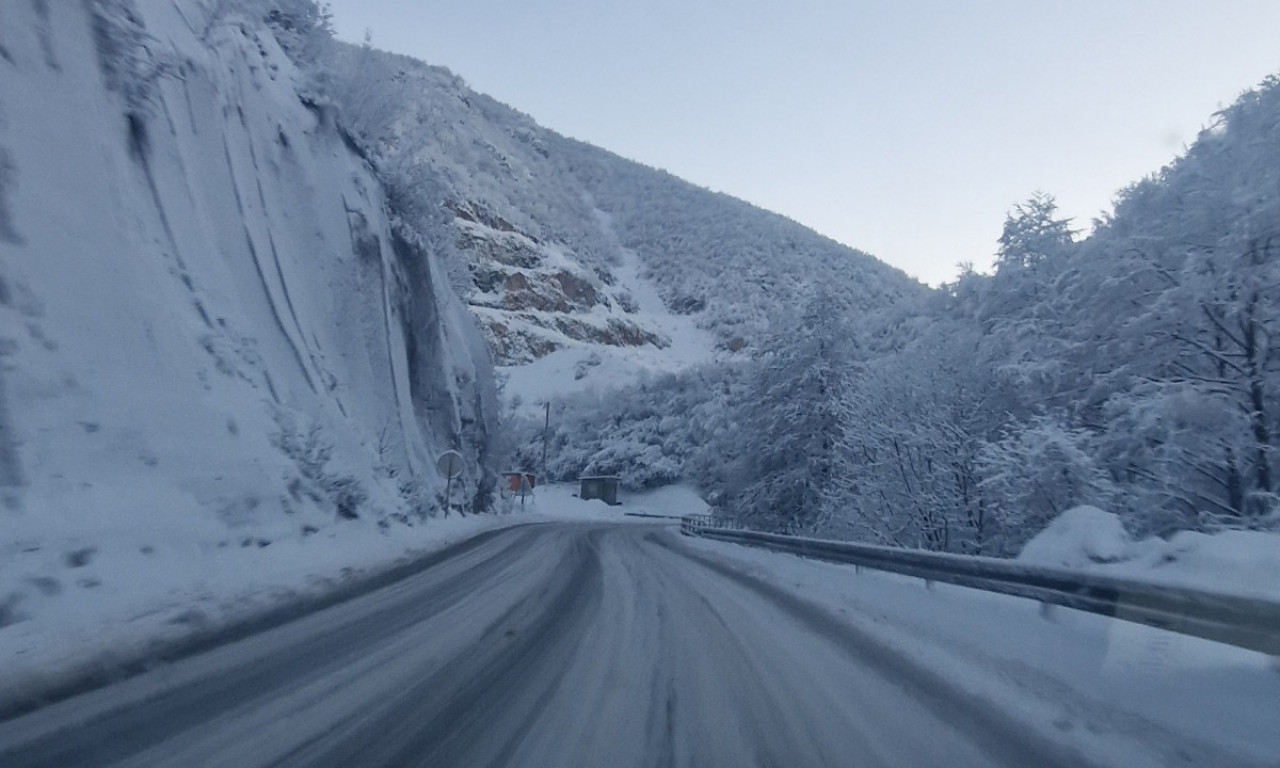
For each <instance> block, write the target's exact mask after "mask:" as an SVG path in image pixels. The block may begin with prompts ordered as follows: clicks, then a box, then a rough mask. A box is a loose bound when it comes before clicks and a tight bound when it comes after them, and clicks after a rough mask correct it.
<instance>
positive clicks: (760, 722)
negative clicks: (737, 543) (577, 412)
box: [0, 524, 1084, 768]
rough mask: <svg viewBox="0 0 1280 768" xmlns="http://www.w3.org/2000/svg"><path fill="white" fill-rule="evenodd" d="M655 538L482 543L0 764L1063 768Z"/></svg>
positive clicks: (1062, 762) (114, 689)
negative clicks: (977, 767)
mask: <svg viewBox="0 0 1280 768" xmlns="http://www.w3.org/2000/svg"><path fill="white" fill-rule="evenodd" d="M1008 722H1009V721H1008V719H1007V718H1006V717H1004V716H1002V713H1000V712H999V711H995V710H993V709H991V708H990V707H989V706H983V705H981V704H980V703H976V702H975V701H974V700H973V699H972V698H971V697H968V696H966V694H965V692H964V690H963V689H961V688H960V687H958V686H956V685H952V684H949V683H948V682H947V681H946V680H944V679H940V678H938V677H937V676H936V675H933V674H931V673H929V672H927V671H925V670H923V669H922V668H919V667H917V666H915V665H913V664H912V663H911V660H910V659H909V658H905V657H903V656H901V655H899V654H897V653H896V652H895V651H894V650H893V649H892V648H886V647H884V646H882V645H878V644H876V643H874V642H870V641H869V640H868V638H867V637H866V636H865V635H864V634H863V633H861V632H860V631H859V630H858V628H857V620H856V617H855V618H848V617H836V616H833V615H830V614H828V613H825V612H823V611H822V610H821V609H820V608H817V607H815V606H813V605H810V604H809V603H807V602H806V601H805V600H804V598H803V597H802V596H800V595H795V594H790V593H787V592H785V591H783V590H780V589H779V588H778V587H776V586H770V585H769V584H768V583H766V582H764V581H761V580H758V579H757V578H756V577H754V576H753V575H752V574H751V572H750V571H749V570H747V569H744V568H742V567H740V566H735V565H734V562H733V561H732V560H729V559H721V558H717V557H716V556H715V555H714V554H708V553H707V552H706V551H705V550H700V549H696V548H693V547H691V546H690V545H689V544H688V543H687V542H685V541H683V540H682V539H681V537H680V535H679V534H678V533H677V532H675V531H674V530H672V529H671V528H665V527H661V526H653V527H646V526H638V525H616V526H610V525H603V524H601V525H586V524H583V525H571V524H565V525H530V526H522V527H518V528H512V529H506V530H503V531H498V532H493V533H490V534H486V535H484V536H481V537H479V538H477V539H474V540H472V541H470V542H468V543H467V544H465V545H462V546H460V547H457V548H456V549H455V550H454V551H453V552H452V553H451V554H450V555H449V556H448V557H446V558H445V559H443V560H442V561H441V562H440V563H438V564H437V565H434V566H432V567H431V568H429V569H427V570H425V571H423V572H421V573H419V574H418V575H415V576H412V577H409V578H407V579H405V580H403V581H400V582H397V583H395V584H393V585H391V586H389V587H384V588H382V589H379V590H377V591H375V592H371V593H369V594H366V595H364V596H362V597H359V598H356V599H353V600H350V601H348V602H345V603H342V604H340V605H336V606H333V607H330V608H328V609H325V610H323V611H320V612H317V613H314V614H311V615H309V616H307V617H305V618H302V619H300V620H297V621H294V622H291V623H289V624H285V625H282V626H280V627H277V628H275V629H272V630H269V631H266V632H263V633H260V634H257V635H254V636H252V637H249V638H246V639H243V640H240V641H238V642H235V643H231V644H229V645H225V646H222V647H220V648H217V649H215V650H212V651H209V652H206V653H204V654H201V655H198V656H193V657H190V658H187V659H185V660H182V661H180V662H177V663H173V664H169V665H165V666H164V667H162V668H158V669H155V670H152V671H151V672H148V673H146V674H144V675H141V676H138V677H134V678H131V679H129V680H126V681H124V682H122V683H118V684H116V685H113V686H110V687H108V688H103V689H100V690H98V691H94V692H92V693H89V694H85V695H82V696H79V697H77V698H74V699H69V700H67V701H63V702H61V703H59V704H56V705H53V706H50V707H46V708H45V709H42V710H38V711H36V712H34V713H31V714H28V715H26V716H24V717H21V718H18V719H14V720H10V721H8V722H5V723H0V766H4V767H5V768H27V767H28V766H57V767H58V768H73V767H74V766H116V765H120V766H210V767H212V766H229V767H234V768H253V766H322V767H323V766H333V767H334V768H339V767H340V768H355V767H362V766H371V767H372V766H450V767H452V766H533V767H541V766H546V767H547V768H551V767H552V766H554V767H555V768H566V767H569V766H601V767H606V766H608V767H613V766H617V767H619V768H625V767H628V766H635V767H637V768H639V767H642V766H698V767H699V768H701V767H704V766H733V767H734V768H741V767H743V766H850V767H857V768H863V767H866V768H871V767H873V766H948V767H953V768H962V767H963V766H992V765H1009V766H1041V767H1049V766H1076V765H1081V764H1083V763H1084V761H1083V760H1082V758H1081V756H1080V755H1078V754H1073V753H1072V752H1071V751H1070V750H1069V749H1067V748H1065V747H1063V746H1061V745H1059V744H1055V743H1054V742H1053V740H1052V739H1041V738H1038V737H1037V736H1036V734H1033V733H1025V732H1022V731H1020V730H1019V729H1017V728H1016V727H1013V726H1011V725H1009V724H1008Z"/></svg>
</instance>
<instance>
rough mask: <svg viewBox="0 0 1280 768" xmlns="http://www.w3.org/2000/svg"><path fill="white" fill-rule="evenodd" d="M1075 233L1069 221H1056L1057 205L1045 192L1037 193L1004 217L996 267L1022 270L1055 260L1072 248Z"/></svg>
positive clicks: (1057, 219) (1051, 196)
mask: <svg viewBox="0 0 1280 768" xmlns="http://www.w3.org/2000/svg"><path fill="white" fill-rule="evenodd" d="M1074 239H1075V233H1074V232H1072V230H1071V220H1070V219H1060V218H1058V203H1057V201H1056V200H1055V199H1054V198H1053V195H1050V194H1048V193H1046V192H1036V193H1034V194H1033V195H1031V197H1030V198H1028V199H1027V201H1026V202H1025V203H1018V204H1016V205H1015V206H1014V207H1013V210H1012V211H1011V212H1010V213H1009V214H1008V216H1006V217H1005V220H1004V229H1003V230H1002V231H1001V233H1000V239H999V241H998V242H999V243H1000V248H999V250H998V251H997V252H996V268H997V269H998V270H1001V271H1004V270H1008V269H1025V268H1027V267H1032V266H1035V265H1036V264H1038V263H1040V262H1042V261H1044V260H1046V259H1051V258H1054V257H1056V256H1058V255H1060V254H1062V253H1063V252H1065V250H1066V249H1067V248H1068V247H1069V246H1070V245H1071V243H1072V242H1073V240H1074Z"/></svg>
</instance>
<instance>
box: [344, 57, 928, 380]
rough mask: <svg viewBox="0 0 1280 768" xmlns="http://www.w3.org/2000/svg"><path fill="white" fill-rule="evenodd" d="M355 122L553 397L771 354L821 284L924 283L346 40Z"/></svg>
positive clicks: (499, 353)
mask: <svg viewBox="0 0 1280 768" xmlns="http://www.w3.org/2000/svg"><path fill="white" fill-rule="evenodd" d="M326 63H327V65H328V66H329V67H330V68H331V70H332V71H333V72H334V73H335V78H334V82H333V84H332V85H331V86H330V90H331V92H332V93H333V95H334V98H335V100H336V101H337V102H338V103H339V105H340V106H341V108H342V114H341V118H340V119H341V120H342V122H343V124H344V125H346V126H347V127H348V128H349V129H350V130H351V132H352V134H353V137H354V140H355V141H356V142H357V143H359V144H360V145H362V146H364V147H367V148H368V151H369V153H370V155H371V156H372V157H373V158H374V159H375V161H376V162H377V164H378V165H379V167H380V169H381V170H382V171H383V172H384V174H385V175H386V176H387V178H388V179H389V181H390V183H391V184H392V187H393V190H395V193H396V195H397V197H398V198H405V199H406V200H408V201H409V202H408V203H407V204H406V207H409V208H412V209H413V210H414V211H415V213H416V216H415V217H414V222H415V225H416V226H418V227H419V229H420V231H421V232H422V234H423V236H424V238H426V239H429V240H431V241H433V242H434V243H436V244H437V246H438V247H439V248H440V249H441V250H442V251H445V252H451V253H452V256H453V259H452V263H453V266H454V272H453V274H454V278H455V281H456V283H457V285H458V287H459V290H460V291H461V292H462V293H463V294H464V296H465V297H466V299H467V302H468V304H469V305H470V306H471V309H472V311H473V312H474V313H475V315H476V316H477V318H478V319H479V320H480V321H481V324H482V325H483V327H484V328H485V329H486V331H487V333H488V338H489V341H490V344H491V346H492V349H493V351H494V354H495V357H496V359H497V362H498V363H499V364H500V365H502V366H503V367H504V372H505V373H507V374H509V376H510V380H509V384H508V387H507V392H508V394H516V395H519V396H520V397H522V398H523V399H525V400H526V401H534V400H541V399H545V398H547V397H549V396H550V395H553V394H565V393H567V392H570V391H574V390H577V389H585V388H587V387H590V386H591V385H593V384H595V385H602V386H607V385H613V384H618V383H626V382H634V381H635V379H636V374H637V373H638V372H639V371H650V372H673V371H680V370H684V369H686V368H688V367H689V366H690V365H692V364H696V363H705V362H709V361H711V360H713V359H716V358H717V357H722V356H726V355H732V354H733V353H734V352H738V351H742V350H746V351H748V352H750V351H752V350H756V349H758V348H759V347H760V345H761V342H762V337H763V336H764V335H765V334H767V333H768V332H769V331H770V329H772V328H773V327H774V326H776V325H777V324H778V322H779V321H780V318H782V317H785V316H788V315H789V314H790V313H791V312H792V311H793V310H794V308H795V307H796V306H797V305H799V304H800V303H801V302H802V300H803V298H804V297H805V296H806V294H807V292H809V291H811V290H812V289H813V288H814V287H815V286H818V285H821V286H824V287H825V288H827V289H829V290H830V291H832V293H833V294H834V295H835V296H836V297H837V300H838V302H839V304H840V307H841V308H842V309H844V310H847V311H848V312H849V313H850V314H851V315H854V316H860V315H863V314H866V313H869V312H872V311H875V310H877V309H880V308H883V307H884V306H886V305H887V304H890V303H893V302H894V301H896V300H898V299H899V298H901V297H903V296H906V295H921V294H923V293H924V290H925V289H924V287H923V286H921V285H919V284H918V283H915V282H914V281H912V280H911V279H910V278H908V277H907V276H906V275H904V274H902V273H901V272H899V271H897V270H896V269H893V268H891V267H889V266H887V265H885V264H883V263H881V262H879V261H877V260H876V259H874V258H872V257H871V256H869V255H867V254H865V253H862V252H859V251H856V250H853V249H851V248H847V247H845V246H843V245H840V244H838V243H836V242H834V241H832V240H829V239H827V238H824V237H822V236H820V235H818V234H817V233H815V232H813V231H811V230H809V229H806V228H805V227H803V226H801V225H799V224H797V223H795V222H793V221H790V220H788V219H786V218H784V217H782V216H778V215H777V214H773V213H769V212H767V211H764V210H761V209H758V208H755V207H754V206H751V205H749V204H747V203H745V202H742V201H740V200H736V199H734V198H731V197H729V196H727V195H722V194H717V193H714V192H711V191H709V190H706V189H701V188H699V187H696V186H694V185H692V184H689V183H687V182H685V181H682V180H680V179H678V178H676V177H674V176H671V175H670V174H667V173H665V172H662V171H658V170H655V169H652V168H648V167H645V166H643V165H640V164H638V163H634V162H631V161H629V160H626V159H623V158H621V157H618V156H617V155H614V154H612V153H610V152H608V151H606V150H603V149H599V148H597V147H593V146H591V145H588V144H584V143H582V142H578V141H574V140H572V139H568V138H565V137H563V136H560V135H558V134H556V133H554V132H552V131H549V130H547V129H545V128H542V127H541V126H539V125H538V124H537V123H535V122H534V121H533V119H531V118H530V117H529V116H527V115H524V114H521V113H519V112H517V111H515V110H513V109H511V108H509V107H507V106H505V105H503V104H500V103H498V102H496V101H494V100H493V99H491V98H489V97H487V96H484V95H482V94H478V93H476V92H474V91H472V90H470V89H469V88H468V87H467V86H466V84H465V83H464V82H463V81H462V80H461V79H460V78H458V77H455V76H454V75H452V74H451V73H449V72H448V71H447V70H445V69H442V68H440V67H434V66H428V65H426V64H423V63H422V62H420V61H417V60H414V59H411V58H408V57H405V56H399V55H395V54H390V53H385V52H382V51H379V50H377V49H374V48H371V47H368V46H351V45H346V44H341V43H334V44H333V46H332V47H331V49H330V51H329V55H328V58H327V60H326Z"/></svg>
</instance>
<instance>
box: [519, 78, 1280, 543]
mask: <svg viewBox="0 0 1280 768" xmlns="http://www.w3.org/2000/svg"><path fill="white" fill-rule="evenodd" d="M1080 229H1082V225H1081V224H1080V223H1077V222H1069V221H1065V220H1063V219H1062V218H1061V217H1060V216H1059V215H1058V213H1057V210H1056V206H1055V204H1054V201H1053V198H1052V197H1051V196H1050V195H1046V194H1037V195H1036V196H1034V197H1032V198H1031V199H1029V200H1028V201H1026V202H1024V203H1021V204H1018V205H1017V206H1015V207H1014V209H1013V211H1012V212H1011V213H1010V215H1009V217H1008V219H1007V220H1006V221H1005V223H1004V228H1003V233H1002V235H1001V237H1000V240H999V243H998V261H997V263H996V266H995V269H994V271H993V274H989V275H984V274H978V273H976V272H974V271H972V270H969V271H967V272H965V273H964V274H963V275H962V276H961V277H960V278H959V279H958V280H957V281H956V282H955V283H953V284H950V285H947V286H944V287H943V288H942V289H941V290H939V291H936V292H934V293H933V294H932V295H930V296H927V297H924V298H915V297H913V298H912V299H910V300H908V301H905V302H899V303H897V304H895V305H892V306H890V307H889V308H888V309H886V310H884V311H881V312H878V313H875V314H872V315H864V316H854V315H851V314H849V313H847V312H843V311H841V309H840V307H839V306H838V304H836V303H834V302H833V301H832V297H831V295H830V293H829V292H824V291H820V290H819V291H809V292H808V298H807V299H806V300H804V301H803V302H801V303H799V304H798V305H797V306H796V307H795V311H794V312H793V315H792V320H791V321H790V323H789V324H782V323H780V324H775V325H774V331H773V333H772V334H771V335H770V336H769V337H768V340H767V341H766V342H765V343H764V344H763V347H764V349H765V352H764V353H763V354H762V355H760V356H759V357H758V359H756V360H755V361H754V362H750V363H744V364H740V365H728V366H718V367H708V368H704V369H701V370H698V371H695V372H690V373H688V374H685V375H681V376H678V377H660V378H656V379H652V380H649V381H646V382H645V383H643V384H642V385H640V386H639V387H636V388H634V389H632V390H630V391H628V392H626V393H625V394H620V395H616V396H613V397H606V398H601V397H596V398H594V399H591V400H586V401H583V400H575V401H571V402H568V403H566V404H565V405H564V406H563V407H562V408H561V411H560V414H561V415H560V419H559V426H558V428H557V429H556V430H555V432H554V435H553V437H552V441H551V445H552V447H553V451H555V453H554V456H555V459H554V460H553V462H552V468H553V471H556V472H558V473H560V474H562V475H572V474H573V473H575V472H578V471H589V472H618V473H620V474H622V476H623V478H624V480H626V481H628V482H630V483H631V484H633V485H645V484H657V483H663V482H669V481H671V480H674V479H677V478H680V479H685V480H689V481H692V482H696V483H698V484H699V485H701V486H702V487H703V488H704V490H706V491H707V492H708V493H709V494H710V496H711V498H713V500H715V501H716V502H717V503H718V504H719V505H720V508H721V511H722V512H723V513H724V514H729V515H734V516H739V517H741V518H744V519H746V520H748V521H749V522H750V523H751V524H753V525H755V526H758V527H764V528H771V529H781V530H790V531H816V532H821V533H825V534H829V535H839V536H844V537H852V538H858V539H864V540H869V541H875V542H882V543H888V544H895V545H906V546H921V547H927V548H930V549H938V550H949V551H958V552H970V553H983V554H1011V553H1014V552H1016V551H1017V550H1018V548H1019V547H1020V546H1021V544H1022V543H1023V542H1025V541H1026V540H1027V539H1028V538H1029V537H1030V536H1032V535H1034V534H1035V533H1036V532H1037V531H1039V530H1041V529H1042V528H1043V527H1044V526H1045V525H1046V524H1047V522H1048V521H1049V520H1050V519H1051V518H1053V517H1054V516H1056V515H1057V514H1059V513H1061V512H1063V511H1065V510H1066V509H1068V508H1070V507H1072V506H1075V505H1079V504H1093V505H1097V506H1099V507H1102V508H1104V509H1107V510H1111V511H1115V512H1117V513H1118V514H1120V516H1121V517H1122V519H1123V520H1124V522H1125V524H1126V525H1127V527H1128V528H1129V529H1130V531H1131V532H1132V533H1134V534H1168V533H1171V532H1173V531H1177V530H1215V529H1219V528H1222V527H1231V528H1269V527H1275V526H1276V525H1277V522H1278V520H1277V515H1278V512H1277V482H1278V480H1280V476H1278V475H1280V455H1278V453H1277V440H1278V439H1280V438H1278V436H1277V433H1278V431H1280V346H1278V339H1280V80H1277V79H1275V78H1271V79H1268V80H1267V81H1266V82H1264V83H1263V84H1262V85H1261V86H1260V87H1259V88H1258V89H1257V90H1256V91H1252V92H1250V93H1247V94H1245V95H1244V96H1242V97H1241V98H1240V99H1239V100H1238V101H1237V102H1236V103H1234V104H1233V105H1232V106H1231V107H1229V108H1228V109H1226V110H1224V111H1222V112H1221V113H1219V114H1217V115H1215V116H1214V119H1213V122H1212V124H1211V125H1210V127H1208V128H1207V129H1205V130H1204V131H1203V132H1202V133H1201V135H1200V136H1199V138H1198V140H1197V141H1196V142H1195V144H1194V145H1193V146H1191V147H1190V148H1189V149H1187V151H1186V152H1185V153H1184V154H1183V155H1182V156H1180V157H1178V158H1177V159H1176V160H1174V161H1173V162H1172V163H1170V164H1169V165H1168V166H1167V167H1165V168H1163V169H1161V170H1160V171H1159V172H1158V173H1155V174H1153V175H1151V176H1150V177H1148V178H1145V179H1143V180H1141V181H1139V182H1137V183H1135V184H1133V185H1132V186H1130V187H1129V188H1127V189H1124V190H1121V191H1120V192H1119V194H1118V195H1117V198H1116V202H1115V206H1114V210H1113V211H1112V212H1110V213H1108V214H1107V215H1105V216H1104V217H1103V218H1102V219H1101V220H1100V221H1097V222H1095V224H1094V227H1093V231H1092V232H1091V234H1089V235H1088V236H1087V237H1083V238H1081V237H1079V234H1080V233H1079V230H1080ZM537 438H538V434H537V432H536V431H535V430H532V429H528V428H527V433H526V445H528V446H530V447H531V448H533V447H536V446H537V445H538V444H539V442H538V439H537ZM531 456H532V451H531V450H530V452H529V453H528V454H527V455H526V460H529V458H531Z"/></svg>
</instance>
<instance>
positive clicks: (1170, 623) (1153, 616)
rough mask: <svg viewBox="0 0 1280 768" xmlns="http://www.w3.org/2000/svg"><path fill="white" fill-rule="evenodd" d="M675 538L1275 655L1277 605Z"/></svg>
mask: <svg viewBox="0 0 1280 768" xmlns="http://www.w3.org/2000/svg"><path fill="white" fill-rule="evenodd" d="M680 531H681V533H684V534H687V535H690V536H703V537H706V538H712V539H719V540H722V541H730V542H734V543H738V544H747V545H751V546H756V547H764V548H766V549H772V550H775V551H778V552H789V553H792V554H796V555H801V556H804V557H811V558H816V559H819V560H827V561H830V562H836V563H847V564H851V565H855V566H859V567H866V568H874V569H876V570H881V571H890V572H893V573H901V574H905V575H907V576H915V577H918V578H921V579H924V580H925V581H926V582H932V581H940V582H945V583H948V584H958V585H960V586H964V587H973V588H976V589H983V590H987V591H989V592H1001V593H1004V594H1008V595H1016V596H1018V597H1027V598H1031V599H1033V600H1039V601H1040V602H1041V603H1044V604H1047V605H1062V606H1066V607H1068V608H1076V609H1078V610H1082V611H1090V612H1092V613H1099V614H1102V615H1104V616H1112V617H1115V618H1117V619H1124V620H1125V621H1132V622H1137V623H1139V624H1146V625H1148V626H1152V627H1159V628H1160V629H1166V630H1169V631H1171V632H1179V633H1182V634H1185V635H1193V636H1195V637H1202V638H1205V639H1208V640H1215V641H1217V642H1221V643H1228V644H1230V645H1235V646H1238V647H1241V648H1248V649H1250V650H1254V651H1260V652H1262V653H1267V654H1271V655H1273V656H1280V603H1277V602H1270V601H1267V600H1261V599H1254V598H1247V597H1240V596H1236V595H1220V594H1215V593H1212V592H1206V591H1203V590H1198V589H1191V588H1187V587H1173V586H1165V585H1160V584H1153V583H1150V582H1143V581H1137V580H1132V579H1122V578H1115V577H1112V576H1103V575H1096V574H1090V573H1078V572H1075V571H1070V570H1067V569H1065V568H1052V567H1045V566H1035V565H1026V564H1024V563H1019V562H1016V561H1012V560H1000V559H997V558H992V557H976V556H972V555H953V554H946V553H941V552H925V551H923V550H913V549H898V548H894V547H880V546H874V545H871V544H855V543H852V542H844V541H825V540H822V539H806V538H801V537H798V536H783V535H780V534H773V533H761V532H758V531H748V530H743V529H742V527H741V526H739V525H737V524H736V523H734V522H733V521H729V520H726V519H724V518H717V517H712V516H710V515H691V516H688V517H685V518H683V519H682V520H681V522H680Z"/></svg>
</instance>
